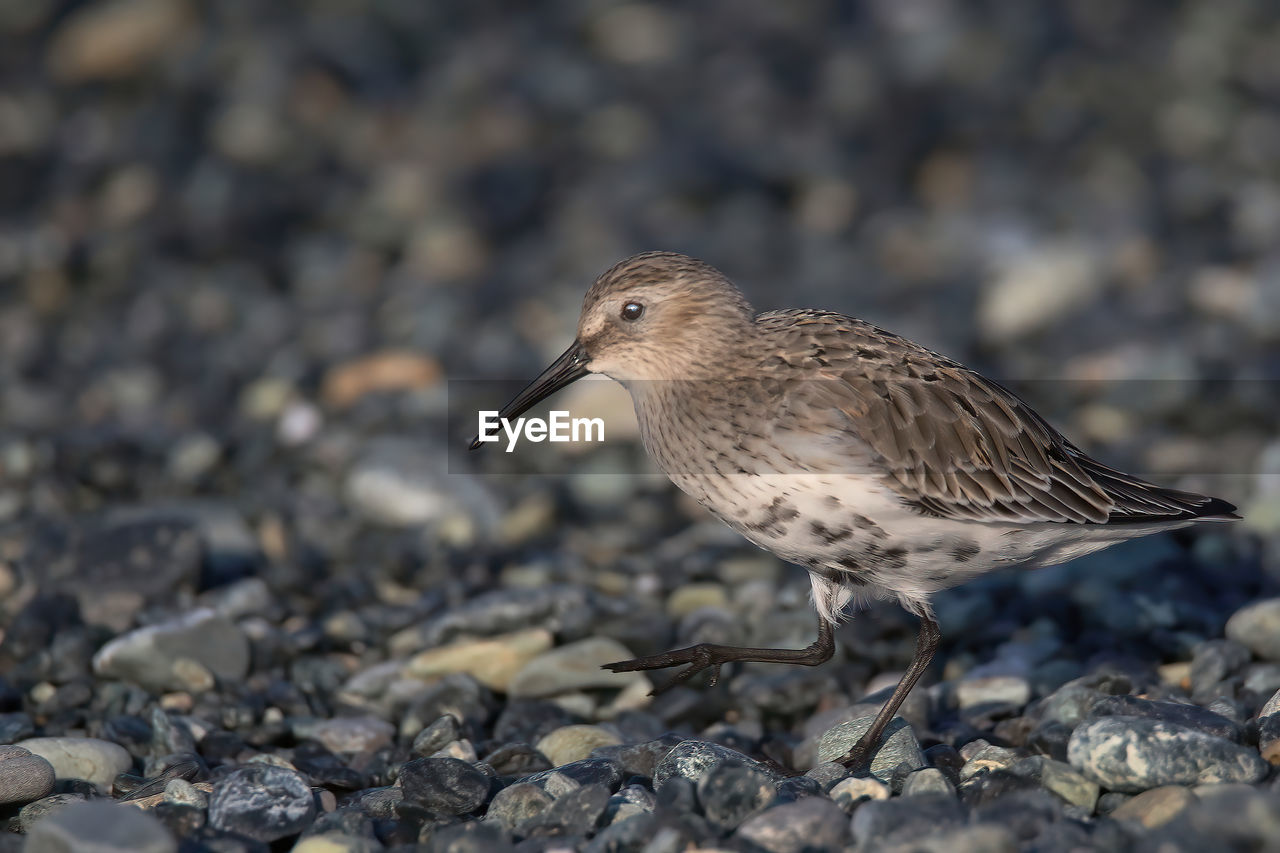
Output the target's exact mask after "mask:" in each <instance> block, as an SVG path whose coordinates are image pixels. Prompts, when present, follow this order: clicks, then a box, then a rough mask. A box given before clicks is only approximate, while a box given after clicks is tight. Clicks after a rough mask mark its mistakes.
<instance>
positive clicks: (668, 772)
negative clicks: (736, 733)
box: [653, 740, 777, 791]
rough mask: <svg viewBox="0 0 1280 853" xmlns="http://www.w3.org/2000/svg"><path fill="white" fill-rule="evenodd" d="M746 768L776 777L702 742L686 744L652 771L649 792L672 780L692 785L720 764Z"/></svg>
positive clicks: (743, 758)
mask: <svg viewBox="0 0 1280 853" xmlns="http://www.w3.org/2000/svg"><path fill="white" fill-rule="evenodd" d="M726 762H727V763H730V764H735V765H737V766H739V767H750V768H753V769H756V770H758V771H760V772H761V773H764V774H765V775H767V776H770V777H772V778H775V779H776V778H777V774H775V773H773V772H772V771H770V770H769V769H768V768H767V767H765V766H764V765H763V764H761V763H760V762H758V761H756V760H754V759H752V758H749V757H748V756H746V755H743V754H742V753H741V752H738V751H737V750H733V749H729V747H727V746H721V745H720V744H718V743H711V742H710V741H702V740H686V741H683V742H682V743H680V744H678V745H676V746H675V747H674V748H672V749H671V750H670V751H669V752H668V753H667V754H666V755H665V756H663V758H662V760H660V761H659V762H658V763H657V764H656V765H655V766H654V768H653V789H654V790H655V791H658V790H661V789H662V786H663V784H664V783H665V782H666V781H667V780H668V779H671V778H672V777H679V778H681V779H687V780H688V781H690V782H692V783H694V784H695V785H696V784H697V783H698V782H699V781H700V780H701V779H702V777H703V776H705V775H706V774H708V773H710V772H711V771H712V770H713V769H714V768H715V767H717V766H719V765H720V764H724V763H726Z"/></svg>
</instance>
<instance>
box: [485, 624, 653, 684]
mask: <svg viewBox="0 0 1280 853" xmlns="http://www.w3.org/2000/svg"><path fill="white" fill-rule="evenodd" d="M632 657H635V655H633V654H631V652H630V651H629V650H628V649H627V647H626V646H624V645H622V644H621V643H619V642H618V641H617V640H611V639H609V638H608V637H588V638H586V639H585V640H579V641H577V642H575V643H569V644H568V645H564V646H559V647H557V648H555V649H552V650H551V651H549V652H545V653H543V654H541V655H539V656H538V657H536V658H534V659H533V660H531V661H529V663H527V664H525V666H524V667H523V668H522V669H521V670H520V672H519V673H517V674H516V676H515V678H513V679H512V680H511V683H510V687H509V690H508V693H509V694H510V695H512V696H516V697H523V698H535V699H536V698H541V697H544V696H555V695H557V694H559V693H568V692H570V691H574V690H591V689H603V688H619V689H620V688H624V687H628V686H630V685H631V684H633V683H635V682H637V681H646V682H647V681H648V679H646V678H645V676H643V675H642V674H640V673H638V672H611V671H609V670H607V669H603V668H602V667H603V665H604V664H606V663H612V662H614V661H620V660H626V659H628V658H632Z"/></svg>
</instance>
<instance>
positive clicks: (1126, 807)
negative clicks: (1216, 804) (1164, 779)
mask: <svg viewBox="0 0 1280 853" xmlns="http://www.w3.org/2000/svg"><path fill="white" fill-rule="evenodd" d="M1195 802H1196V795H1195V794H1193V793H1191V792H1190V791H1188V790H1187V789H1186V788H1184V787H1182V786H1181V785H1163V786H1161V787H1159V788H1150V789H1148V790H1146V791H1143V792H1142V793H1140V794H1138V795H1137V796H1135V797H1133V798H1132V799H1130V800H1126V801H1125V802H1124V803H1121V804H1120V805H1119V806H1118V807H1116V808H1115V809H1114V810H1112V812H1111V817H1113V818H1115V819H1116V820H1136V821H1137V822H1138V823H1141V824H1142V825H1143V826H1145V827H1147V828H1148V829H1155V828H1156V827H1157V826H1163V825H1164V824H1166V823H1168V822H1169V821H1171V820H1173V819H1174V818H1175V817H1177V816H1178V815H1180V814H1182V813H1183V812H1185V811H1186V810H1187V808H1188V807H1190V806H1191V804H1192V803H1195Z"/></svg>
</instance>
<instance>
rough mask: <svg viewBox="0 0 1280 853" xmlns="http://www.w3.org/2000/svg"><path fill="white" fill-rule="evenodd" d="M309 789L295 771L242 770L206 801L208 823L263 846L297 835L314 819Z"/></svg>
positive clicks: (262, 767)
mask: <svg viewBox="0 0 1280 853" xmlns="http://www.w3.org/2000/svg"><path fill="white" fill-rule="evenodd" d="M315 814H316V807H315V800H314V798H313V797H312V796H311V789H310V788H309V787H308V786H307V783H306V782H304V781H303V779H302V776H301V775H300V774H299V773H298V772H297V771H296V770H290V769H288V768H285V767H276V766H274V765H268V764H254V765H249V766H246V767H242V768H241V769H239V770H236V771H234V772H232V773H231V774H229V775H228V776H226V777H224V778H223V779H221V780H220V781H219V782H218V783H217V784H216V785H214V787H213V794H212V796H210V797H209V823H210V825H212V826H213V828H214V829H221V830H224V831H227V832H235V833H238V834H240V835H246V836H248V837H249V838H252V839H255V840H257V841H262V842H265V843H268V844H269V843H271V842H273V841H276V840H277V839H280V838H285V837H288V836H290V835H297V834H298V833H299V832H301V831H302V830H304V829H306V828H307V827H308V826H310V825H311V822H312V820H314V819H315Z"/></svg>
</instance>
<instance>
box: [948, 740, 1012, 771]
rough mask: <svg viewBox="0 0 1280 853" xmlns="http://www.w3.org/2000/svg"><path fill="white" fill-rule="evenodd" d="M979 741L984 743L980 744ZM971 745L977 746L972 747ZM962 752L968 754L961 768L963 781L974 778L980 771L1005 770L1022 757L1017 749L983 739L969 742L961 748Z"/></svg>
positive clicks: (963, 754)
mask: <svg viewBox="0 0 1280 853" xmlns="http://www.w3.org/2000/svg"><path fill="white" fill-rule="evenodd" d="M979 743H981V744H982V745H981V746H978V744H979ZM971 747H977V748H972V749H971ZM960 754H961V755H962V756H967V758H966V760H965V763H964V765H963V766H962V767H961V768H960V780H961V781H965V780H968V779H972V778H973V777H974V776H977V775H978V774H979V773H989V772H991V771H993V770H1003V769H1005V768H1006V767H1009V766H1011V765H1012V764H1013V763H1014V762H1016V761H1017V760H1018V759H1019V758H1021V757H1022V754H1021V753H1019V752H1018V751H1017V750H1016V749H1006V748H1005V747H1002V746H992V745H990V744H986V743H984V742H981V741H975V742H974V743H971V744H967V745H966V746H965V748H964V749H962V750H960Z"/></svg>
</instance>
